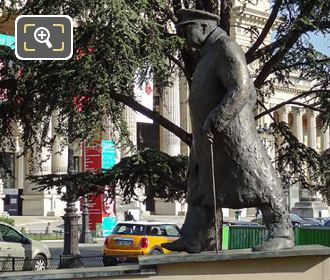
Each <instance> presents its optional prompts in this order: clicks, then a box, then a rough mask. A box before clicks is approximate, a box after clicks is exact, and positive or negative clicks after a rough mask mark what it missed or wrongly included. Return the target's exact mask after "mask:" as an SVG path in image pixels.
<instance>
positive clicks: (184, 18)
mask: <svg viewBox="0 0 330 280" xmlns="http://www.w3.org/2000/svg"><path fill="white" fill-rule="evenodd" d="M176 16H177V18H178V22H177V23H176V25H177V26H180V25H184V24H189V23H193V22H195V21H196V20H211V21H216V22H219V21H220V18H219V17H218V16H217V15H215V14H211V13H209V12H206V11H203V10H193V9H180V10H178V11H177V12H176Z"/></svg>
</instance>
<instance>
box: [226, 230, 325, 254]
mask: <svg viewBox="0 0 330 280" xmlns="http://www.w3.org/2000/svg"><path fill="white" fill-rule="evenodd" d="M294 235H295V245H296V246H297V245H312V244H319V245H324V246H329V247H330V228H327V227H321V226H320V227H294ZM266 238H267V230H266V227H265V226H236V225H233V226H232V225H230V226H226V225H224V226H223V228H222V250H231V249H245V248H252V247H254V246H257V245H259V244H261V243H262V242H263V241H264V240H265V239H266Z"/></svg>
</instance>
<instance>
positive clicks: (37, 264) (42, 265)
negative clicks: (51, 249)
mask: <svg viewBox="0 0 330 280" xmlns="http://www.w3.org/2000/svg"><path fill="white" fill-rule="evenodd" d="M46 269H47V258H46V257H44V256H42V255H37V256H36V257H35V258H34V259H33V261H32V270H38V271H41V270H46Z"/></svg>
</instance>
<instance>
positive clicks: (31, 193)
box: [22, 123, 52, 216]
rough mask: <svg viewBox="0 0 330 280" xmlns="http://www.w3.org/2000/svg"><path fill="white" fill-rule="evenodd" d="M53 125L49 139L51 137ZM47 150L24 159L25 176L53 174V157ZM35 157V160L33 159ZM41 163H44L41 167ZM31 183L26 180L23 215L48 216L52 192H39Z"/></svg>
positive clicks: (44, 149)
mask: <svg viewBox="0 0 330 280" xmlns="http://www.w3.org/2000/svg"><path fill="white" fill-rule="evenodd" d="M51 129H52V128H51V123H50V126H49V131H48V135H47V137H51ZM49 153H50V152H49V151H48V149H47V148H42V150H41V152H39V151H37V150H36V149H35V150H34V153H33V155H32V154H31V153H29V154H27V155H26V156H25V157H24V165H25V166H24V169H25V172H24V175H25V177H26V176H28V175H46V174H50V173H51V161H52V160H51V156H50V154H49ZM32 156H33V158H32ZM40 162H42V164H41V166H40ZM34 187H36V185H35V184H32V183H31V181H29V180H26V179H24V190H23V195H22V198H23V215H26V216H46V215H47V214H48V212H49V211H50V210H51V207H50V203H51V198H52V195H51V194H50V191H38V190H34V189H33V188H34Z"/></svg>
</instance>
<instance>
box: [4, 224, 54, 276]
mask: <svg viewBox="0 0 330 280" xmlns="http://www.w3.org/2000/svg"><path fill="white" fill-rule="evenodd" d="M50 257H51V255H50V252H49V249H48V247H47V246H45V245H44V244H42V243H41V242H38V241H35V240H31V239H29V238H28V237H26V236H24V234H22V233H21V232H19V231H18V230H17V229H15V228H14V227H12V226H11V225H9V224H6V223H4V222H0V271H13V270H31V269H32V270H45V269H47V265H48V260H49V259H50Z"/></svg>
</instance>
